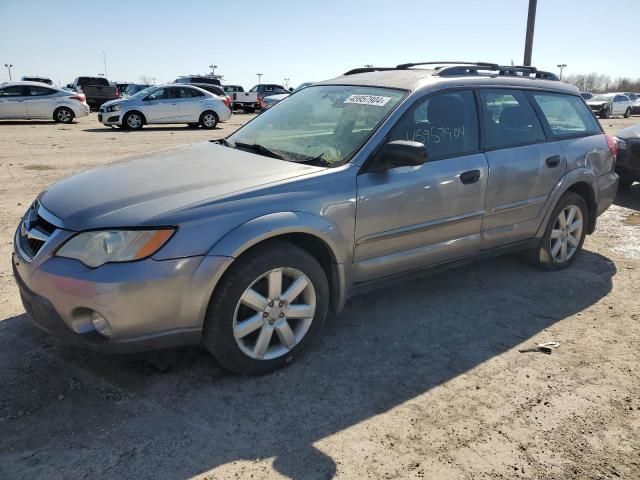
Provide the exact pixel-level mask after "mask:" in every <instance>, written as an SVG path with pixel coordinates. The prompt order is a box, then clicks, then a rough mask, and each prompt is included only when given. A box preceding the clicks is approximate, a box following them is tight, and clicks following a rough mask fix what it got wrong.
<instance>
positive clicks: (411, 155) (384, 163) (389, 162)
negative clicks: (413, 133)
mask: <svg viewBox="0 0 640 480" xmlns="http://www.w3.org/2000/svg"><path fill="white" fill-rule="evenodd" d="M426 161H427V149H426V147H425V146H424V144H423V143H420V142H413V141H410V140H393V141H392V142H389V143H387V144H386V145H385V146H384V147H382V150H381V151H380V153H379V154H378V156H377V159H376V162H375V166H374V168H373V170H388V169H391V168H397V167H417V166H420V165H422V164H423V163H424V162H426Z"/></svg>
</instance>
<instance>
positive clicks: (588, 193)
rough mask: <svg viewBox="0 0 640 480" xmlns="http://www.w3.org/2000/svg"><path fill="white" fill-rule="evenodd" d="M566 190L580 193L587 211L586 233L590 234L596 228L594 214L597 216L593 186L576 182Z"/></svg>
mask: <svg viewBox="0 0 640 480" xmlns="http://www.w3.org/2000/svg"><path fill="white" fill-rule="evenodd" d="M566 191H567V192H575V193H577V194H578V195H580V196H581V197H582V198H583V199H584V201H585V203H586V204H587V208H588V209H589V212H588V221H589V224H588V225H587V233H588V234H592V233H593V232H594V231H595V228H596V216H597V206H596V194H595V191H594V190H593V187H592V186H591V185H590V184H589V183H587V182H576V183H574V184H573V185H571V186H570V187H569V188H567V190H566Z"/></svg>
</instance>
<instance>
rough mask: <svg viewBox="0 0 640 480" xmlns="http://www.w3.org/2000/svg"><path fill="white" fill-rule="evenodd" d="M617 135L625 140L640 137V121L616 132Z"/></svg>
mask: <svg viewBox="0 0 640 480" xmlns="http://www.w3.org/2000/svg"><path fill="white" fill-rule="evenodd" d="M616 137H618V138H622V139H623V140H632V139H634V138H640V123H639V124H637V125H633V126H631V127H627V128H623V129H622V130H620V131H618V133H616Z"/></svg>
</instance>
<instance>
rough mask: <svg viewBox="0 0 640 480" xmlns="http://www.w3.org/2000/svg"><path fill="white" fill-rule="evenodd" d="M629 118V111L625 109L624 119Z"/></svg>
mask: <svg viewBox="0 0 640 480" xmlns="http://www.w3.org/2000/svg"><path fill="white" fill-rule="evenodd" d="M630 116H631V109H630V108H627V109H626V110H625V112H624V118H629V117H630Z"/></svg>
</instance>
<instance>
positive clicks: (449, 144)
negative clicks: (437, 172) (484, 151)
mask: <svg viewBox="0 0 640 480" xmlns="http://www.w3.org/2000/svg"><path fill="white" fill-rule="evenodd" d="M389 139H390V140H410V141H414V142H420V143H423V144H424V145H425V147H426V148H427V154H428V155H429V159H437V158H439V157H450V156H454V155H465V154H468V153H471V152H474V151H477V150H478V149H479V145H478V115H477V111H476V102H475V99H474V96H473V92H472V91H470V90H461V91H455V92H448V93H439V94H436V95H432V96H429V97H427V98H426V99H424V100H418V101H417V102H416V104H415V105H414V106H413V107H412V108H411V109H410V110H409V111H408V112H407V113H405V114H404V115H403V117H402V118H401V119H400V120H398V123H396V125H395V126H394V127H393V129H392V130H391V133H390V136H389Z"/></svg>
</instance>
